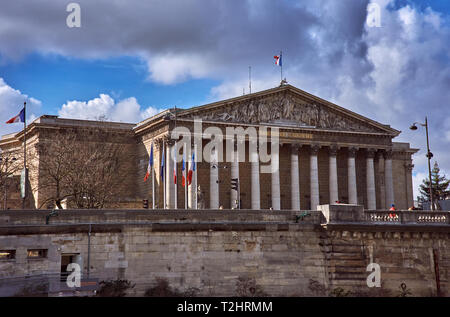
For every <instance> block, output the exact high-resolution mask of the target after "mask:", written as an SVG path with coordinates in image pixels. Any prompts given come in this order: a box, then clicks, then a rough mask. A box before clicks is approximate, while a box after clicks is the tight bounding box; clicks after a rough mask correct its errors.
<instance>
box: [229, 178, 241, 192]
mask: <svg viewBox="0 0 450 317" xmlns="http://www.w3.org/2000/svg"><path fill="white" fill-rule="evenodd" d="M231 189H233V190H235V191H238V190H239V179H238V178H232V179H231Z"/></svg>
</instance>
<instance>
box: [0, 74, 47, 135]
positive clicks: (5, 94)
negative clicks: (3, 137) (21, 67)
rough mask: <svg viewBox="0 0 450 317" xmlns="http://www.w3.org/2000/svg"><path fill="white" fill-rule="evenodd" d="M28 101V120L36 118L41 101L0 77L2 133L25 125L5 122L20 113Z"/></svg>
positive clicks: (17, 129)
mask: <svg viewBox="0 0 450 317" xmlns="http://www.w3.org/2000/svg"><path fill="white" fill-rule="evenodd" d="M25 101H26V102H27V122H31V120H34V119H35V118H36V116H35V115H34V113H35V112H37V111H39V109H40V107H41V102H40V101H39V100H37V99H35V98H32V97H29V96H28V95H26V94H23V93H22V92H21V91H20V90H17V89H14V88H12V87H11V86H9V85H8V84H7V83H6V82H5V80H4V79H3V78H1V77H0V133H1V134H7V133H12V132H16V131H20V130H21V129H22V128H23V125H21V124H19V123H13V124H5V122H6V121H8V120H9V119H11V118H12V117H14V116H16V115H18V114H19V112H20V110H21V109H22V108H23V103H24V102H25Z"/></svg>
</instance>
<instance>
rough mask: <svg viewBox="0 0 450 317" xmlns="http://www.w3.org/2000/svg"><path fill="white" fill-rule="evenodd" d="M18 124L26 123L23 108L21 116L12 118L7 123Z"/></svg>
mask: <svg viewBox="0 0 450 317" xmlns="http://www.w3.org/2000/svg"><path fill="white" fill-rule="evenodd" d="M16 122H25V108H23V109H22V110H21V111H20V112H19V114H18V115H17V116H15V117H12V118H11V119H9V120H8V121H6V123H16Z"/></svg>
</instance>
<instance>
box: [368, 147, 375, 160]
mask: <svg viewBox="0 0 450 317" xmlns="http://www.w3.org/2000/svg"><path fill="white" fill-rule="evenodd" d="M375 151H376V150H375V149H366V157H367V158H372V159H373V158H374V157H375Z"/></svg>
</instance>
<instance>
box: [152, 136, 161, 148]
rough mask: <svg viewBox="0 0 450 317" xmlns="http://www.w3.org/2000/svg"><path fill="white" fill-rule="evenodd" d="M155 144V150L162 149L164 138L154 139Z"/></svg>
mask: <svg viewBox="0 0 450 317" xmlns="http://www.w3.org/2000/svg"><path fill="white" fill-rule="evenodd" d="M153 144H154V145H155V150H158V151H159V150H161V149H162V145H163V140H162V138H157V139H154V140H153Z"/></svg>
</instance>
